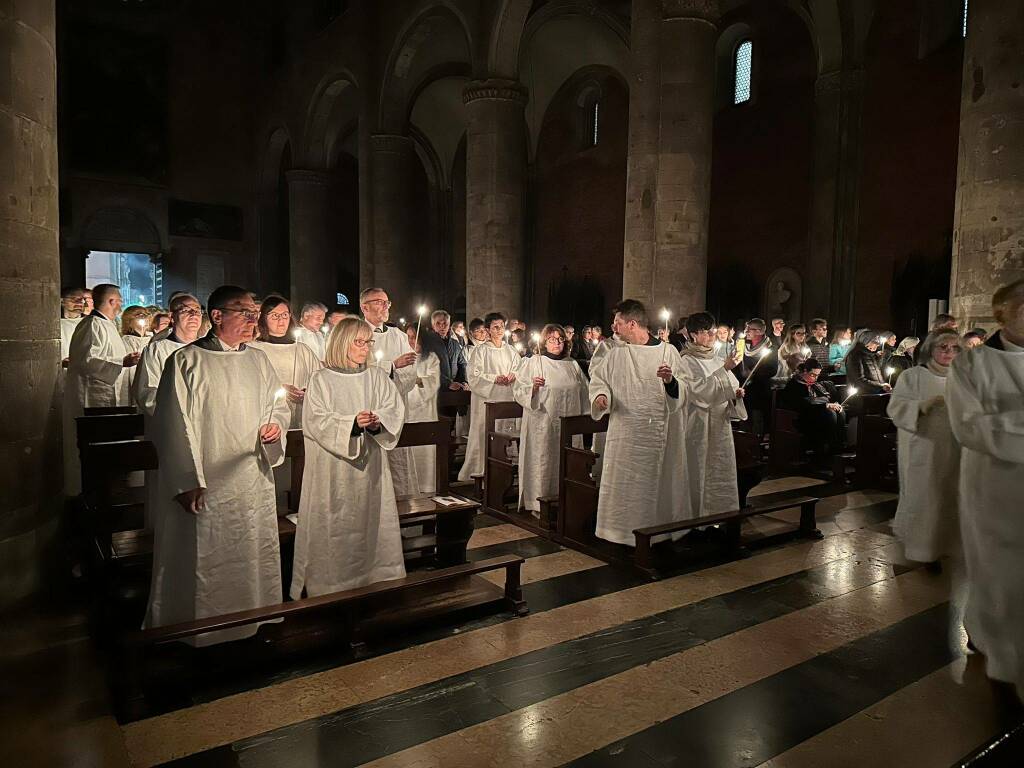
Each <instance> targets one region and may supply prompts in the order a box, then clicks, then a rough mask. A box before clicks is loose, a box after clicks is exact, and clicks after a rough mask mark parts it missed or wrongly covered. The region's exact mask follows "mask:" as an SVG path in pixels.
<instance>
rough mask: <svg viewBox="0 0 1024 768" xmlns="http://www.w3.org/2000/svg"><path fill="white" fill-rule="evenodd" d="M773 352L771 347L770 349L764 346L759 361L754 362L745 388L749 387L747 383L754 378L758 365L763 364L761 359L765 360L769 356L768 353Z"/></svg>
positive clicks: (745, 382) (744, 384) (744, 383)
mask: <svg viewBox="0 0 1024 768" xmlns="http://www.w3.org/2000/svg"><path fill="white" fill-rule="evenodd" d="M771 353H772V351H771V350H770V349H768V347H762V348H761V356H760V357H759V358H757V362H756V363H754V367H753V368H751V369H750V374H749V375H748V376H747V378H746V379H745V380H744V382H743V387H742V388H743V389H746V388H747V384H749V383H750V380H751V379H752V378H754V371H756V370H757V366H759V365H760V364H761V361H762V360H764V359H765V358H766V357H768V355H770V354H771Z"/></svg>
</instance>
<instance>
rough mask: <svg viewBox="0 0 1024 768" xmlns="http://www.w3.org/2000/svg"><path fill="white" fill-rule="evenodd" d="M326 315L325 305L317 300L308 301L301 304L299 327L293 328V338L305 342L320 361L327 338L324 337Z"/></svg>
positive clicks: (322, 357) (322, 358) (321, 360)
mask: <svg viewBox="0 0 1024 768" xmlns="http://www.w3.org/2000/svg"><path fill="white" fill-rule="evenodd" d="M326 317H327V307H325V306H324V305H323V304H321V303H320V302H318V301H310V302H307V303H305V304H303V305H302V312H301V313H300V314H299V327H298V328H296V329H295V340H296V341H298V342H299V343H300V344H305V345H306V346H307V347H309V348H310V349H311V350H313V354H314V355H316V359H317V360H319V361H320V362H321V363H322V362H323V361H324V353H325V351H326V343H327V340H326V339H325V338H324V334H323V325H324V318H326Z"/></svg>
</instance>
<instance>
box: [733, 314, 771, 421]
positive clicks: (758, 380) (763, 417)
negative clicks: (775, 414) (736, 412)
mask: <svg viewBox="0 0 1024 768" xmlns="http://www.w3.org/2000/svg"><path fill="white" fill-rule="evenodd" d="M744 334H745V337H744V350H743V360H742V361H741V362H740V365H739V367H737V368H736V370H735V371H734V373H735V374H736V378H737V379H739V381H740V382H741V383H742V382H745V381H746V380H747V377H748V376H750V375H751V373H753V377H752V378H751V380H750V382H749V383H748V384H747V385H746V386H745V387H744V389H745V390H746V396H745V397H744V398H743V404H744V405H745V406H746V407H747V413H748V414H749V421H750V422H751V427H752V428H753V430H754V431H755V432H756V433H757V434H759V435H763V434H764V431H765V428H766V427H767V425H768V411H769V410H770V409H771V402H772V377H774V376H775V375H776V374H777V373H778V371H779V360H778V355H777V352H778V350H776V349H773V348H772V345H771V342H770V341H769V340H768V339H767V338H766V337H765V322H764V320H762V319H761V318H759V317H755V318H753V319H752V320H748V321H747V324H746V326H745V328H744ZM762 356H763V357H764V359H763V360H761V358H762ZM759 360H760V361H761V362H760V364H758V361H759Z"/></svg>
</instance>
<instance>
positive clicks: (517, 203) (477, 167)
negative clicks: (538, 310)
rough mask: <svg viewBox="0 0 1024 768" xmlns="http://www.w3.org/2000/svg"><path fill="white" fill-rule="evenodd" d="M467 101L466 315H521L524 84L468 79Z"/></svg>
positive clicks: (465, 96) (464, 99) (524, 148)
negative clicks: (491, 313)
mask: <svg viewBox="0 0 1024 768" xmlns="http://www.w3.org/2000/svg"><path fill="white" fill-rule="evenodd" d="M462 100H463V102H464V103H465V104H466V317H469V318H472V317H483V315H484V313H486V312H490V311H492V310H500V311H503V312H506V313H508V314H509V315H510V316H516V317H522V312H523V293H524V289H525V284H524V283H525V281H524V279H523V276H524V271H525V264H524V259H523V184H524V180H525V173H526V159H527V158H526V121H525V117H524V113H523V108H524V107H525V106H526V100H527V96H526V89H525V88H523V86H522V85H520V84H519V83H517V82H515V81H513V80H483V81H476V82H473V83H471V84H470V85H469V86H468V87H467V88H466V90H465V92H464V93H463V97H462Z"/></svg>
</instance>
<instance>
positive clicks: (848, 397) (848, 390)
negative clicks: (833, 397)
mask: <svg viewBox="0 0 1024 768" xmlns="http://www.w3.org/2000/svg"><path fill="white" fill-rule="evenodd" d="M846 391H847V392H849V393H850V394H848V395H847V396H846V400H843V402H841V403H840V405H846V401H847V400H849V399H850V398H851V397H853V396H854V395H856V394H857V388H856V387H847V388H846Z"/></svg>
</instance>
